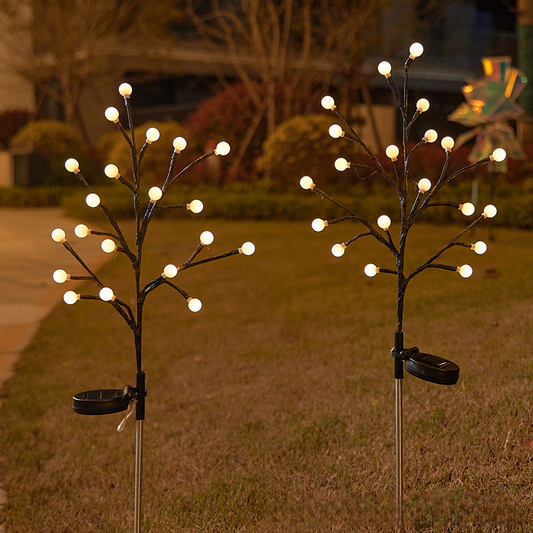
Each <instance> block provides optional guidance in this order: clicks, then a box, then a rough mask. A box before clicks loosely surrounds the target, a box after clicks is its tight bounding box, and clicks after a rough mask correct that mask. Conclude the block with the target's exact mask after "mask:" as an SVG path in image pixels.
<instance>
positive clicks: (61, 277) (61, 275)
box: [52, 268, 70, 283]
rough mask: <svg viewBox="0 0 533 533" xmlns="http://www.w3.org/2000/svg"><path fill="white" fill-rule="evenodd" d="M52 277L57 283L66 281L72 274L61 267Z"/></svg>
mask: <svg viewBox="0 0 533 533" xmlns="http://www.w3.org/2000/svg"><path fill="white" fill-rule="evenodd" d="M52 278H53V280H54V281H55V282H56V283H65V281H67V280H68V279H70V276H69V275H68V274H67V273H66V272H65V271H64V270H63V269H61V268H60V269H58V270H56V271H55V272H54V273H53V274H52Z"/></svg>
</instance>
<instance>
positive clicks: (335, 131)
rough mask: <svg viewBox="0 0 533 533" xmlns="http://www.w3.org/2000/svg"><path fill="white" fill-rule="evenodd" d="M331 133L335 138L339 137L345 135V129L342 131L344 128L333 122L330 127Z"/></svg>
mask: <svg viewBox="0 0 533 533" xmlns="http://www.w3.org/2000/svg"><path fill="white" fill-rule="evenodd" d="M329 134H330V136H331V137H333V138H334V139H338V138H339V137H343V136H344V131H342V128H341V127H340V126H339V125H338V124H333V125H332V126H330V127H329Z"/></svg>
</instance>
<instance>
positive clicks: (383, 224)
mask: <svg viewBox="0 0 533 533" xmlns="http://www.w3.org/2000/svg"><path fill="white" fill-rule="evenodd" d="M391 224H392V221H391V219H390V217H388V216H387V215H381V216H380V217H379V218H378V226H379V227H380V228H381V229H382V230H385V231H387V230H388V229H389V228H390V225H391Z"/></svg>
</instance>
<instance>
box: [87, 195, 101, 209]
mask: <svg viewBox="0 0 533 533" xmlns="http://www.w3.org/2000/svg"><path fill="white" fill-rule="evenodd" d="M85 203H86V204H87V205H88V206H89V207H98V206H99V205H100V197H99V196H98V195H97V194H96V193H95V192H92V193H90V194H88V195H87V196H86V197H85Z"/></svg>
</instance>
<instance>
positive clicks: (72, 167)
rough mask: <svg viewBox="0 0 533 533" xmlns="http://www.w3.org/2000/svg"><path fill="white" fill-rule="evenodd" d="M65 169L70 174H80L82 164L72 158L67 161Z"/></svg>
mask: <svg viewBox="0 0 533 533" xmlns="http://www.w3.org/2000/svg"><path fill="white" fill-rule="evenodd" d="M65 168H66V169H67V170H68V171H69V172H78V171H79V170H80V164H79V163H78V161H77V160H76V159H74V158H73V157H71V158H70V159H67V160H66V161H65Z"/></svg>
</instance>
